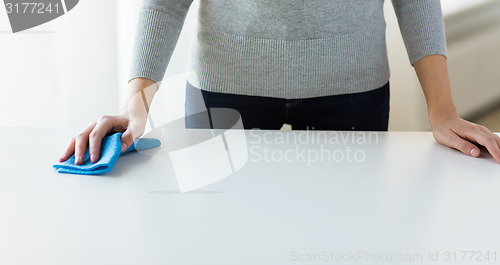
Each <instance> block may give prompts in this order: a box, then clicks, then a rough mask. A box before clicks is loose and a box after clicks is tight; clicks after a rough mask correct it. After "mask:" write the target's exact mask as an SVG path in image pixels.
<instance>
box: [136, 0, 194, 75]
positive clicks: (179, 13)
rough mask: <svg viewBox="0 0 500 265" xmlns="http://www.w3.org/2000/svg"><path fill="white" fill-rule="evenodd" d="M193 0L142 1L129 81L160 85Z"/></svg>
mask: <svg viewBox="0 0 500 265" xmlns="http://www.w3.org/2000/svg"><path fill="white" fill-rule="evenodd" d="M192 2H193V0H143V2H142V4H141V8H140V11H139V19H138V24H137V31H136V33H135V40H134V49H133V56H132V57H133V59H132V66H131V68H132V69H131V71H130V76H129V79H128V80H129V81H130V80H131V79H134V78H138V77H145V78H148V79H151V80H153V81H155V82H157V83H158V82H161V80H162V79H163V76H164V75H165V71H166V69H167V65H168V63H169V61H170V58H171V56H172V53H173V51H174V48H175V45H176V44H177V41H178V39H179V35H180V32H181V29H182V26H183V24H184V20H185V18H186V15H187V12H188V10H189V7H190V6H191V3H192Z"/></svg>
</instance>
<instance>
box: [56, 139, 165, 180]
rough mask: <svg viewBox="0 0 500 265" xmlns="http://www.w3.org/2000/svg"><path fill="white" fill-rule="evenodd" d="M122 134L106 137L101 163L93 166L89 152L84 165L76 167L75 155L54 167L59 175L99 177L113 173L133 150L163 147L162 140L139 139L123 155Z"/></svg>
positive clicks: (103, 143) (102, 144)
mask: <svg viewBox="0 0 500 265" xmlns="http://www.w3.org/2000/svg"><path fill="white" fill-rule="evenodd" d="M121 135H122V133H115V134H112V135H109V136H106V137H104V138H103V139H102V143H101V157H100V159H99V161H97V162H96V163H94V164H92V162H90V155H89V150H88V148H87V152H86V153H85V157H84V158H83V164H82V165H75V155H74V154H73V155H72V156H71V157H70V158H68V160H66V161H64V162H61V163H58V164H55V165H52V166H53V167H54V168H55V169H57V172H59V173H70V174H83V175H99V174H104V173H106V172H109V171H111V169H113V166H114V165H115V163H116V160H118V157H119V156H120V155H121V154H125V153H127V152H130V151H133V150H146V149H150V148H154V147H157V146H160V145H161V142H160V140H158V139H154V138H139V139H136V140H135V141H134V143H133V144H132V145H131V146H130V147H129V148H128V149H127V150H126V151H125V152H123V153H120V151H121V149H122V143H121V140H120V137H121Z"/></svg>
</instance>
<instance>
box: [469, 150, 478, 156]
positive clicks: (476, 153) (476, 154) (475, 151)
mask: <svg viewBox="0 0 500 265" xmlns="http://www.w3.org/2000/svg"><path fill="white" fill-rule="evenodd" d="M470 155H471V156H474V157H476V156H478V155H479V150H477V148H472V149H471V150H470Z"/></svg>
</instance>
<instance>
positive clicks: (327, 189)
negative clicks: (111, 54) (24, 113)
mask: <svg viewBox="0 0 500 265" xmlns="http://www.w3.org/2000/svg"><path fill="white" fill-rule="evenodd" d="M206 132H207V131H206V130H182V131H180V130H179V131H177V132H175V133H174V134H173V135H177V136H172V135H169V136H168V137H169V139H165V138H163V139H161V140H162V146H161V148H158V149H156V150H155V151H154V152H150V153H147V152H132V153H129V154H126V155H123V156H121V157H120V158H119V159H118V162H117V164H116V165H115V168H114V169H113V170H112V171H111V172H109V173H107V174H105V175H102V176H84V175H70V174H58V173H56V172H55V170H54V169H53V168H52V167H51V165H52V164H53V163H54V162H55V161H56V160H57V157H58V156H59V154H60V153H61V152H62V149H63V147H64V146H65V145H66V143H67V142H68V140H69V139H70V137H71V135H72V134H73V133H74V132H73V131H71V130H63V129H57V130H56V129H40V128H24V129H23V128H17V129H13V128H10V129H7V128H3V129H0V136H1V137H0V144H1V148H0V170H1V173H0V175H1V177H0V216H1V217H0V264H23V265H24V264H37V265H45V264H50V265H59V264H61V265H62V264H64V265H67V264H72V265H77V264H121V265H129V264H130V265H132V264H134V265H136V264H154V265H156V264H158V265H159V264H218V265H223V264H239V265H240V264H329V263H332V264H387V263H389V261H392V263H394V264H499V263H500V257H498V256H499V255H500V240H499V238H500V214H499V210H498V205H499V202H500V192H498V191H499V190H500V165H499V164H497V163H496V162H495V161H494V160H493V159H492V157H491V156H489V155H488V154H485V153H484V152H483V156H482V157H481V158H478V159H475V158H471V157H467V156H465V155H463V154H461V153H459V152H458V151H456V150H453V149H450V148H446V147H443V146H441V145H439V144H437V143H436V142H435V141H434V140H433V138H432V134H431V133H429V132H388V133H386V132H385V133H368V132H365V133H362V132H304V131H239V133H243V134H244V135H245V137H246V138H245V140H246V145H247V149H246V151H247V154H248V157H247V161H246V163H245V164H244V166H243V167H242V168H241V169H239V170H237V168H236V169H235V171H236V172H235V173H234V174H232V175H230V176H229V177H226V178H224V179H222V180H220V181H218V182H215V183H213V184H210V185H208V186H205V187H202V188H200V189H197V190H194V191H190V192H180V191H179V186H178V184H177V181H178V180H177V178H176V174H175V172H174V168H173V163H172V160H171V158H170V156H169V154H171V153H169V152H171V151H172V150H173V149H171V148H172V146H175V145H176V144H178V143H179V142H182V141H183V139H184V138H186V137H194V138H196V137H198V136H197V135H198V134H201V133H206ZM304 134H307V135H306V138H307V139H309V140H300V141H299V140H298V139H301V138H300V137H302V136H303V135H304ZM325 135H326V137H325ZM308 137H309V138H308ZM315 137H316V138H315ZM321 137H323V138H321ZM369 137H372V138H369ZM160 138H161V137H160ZM306 138H304V139H306ZM228 139H229V138H228ZM311 139H316V141H313V140H311ZM367 139H369V140H367ZM202 147H203V146H202ZM207 148H208V147H207ZM210 148H212V147H210ZM266 150H267V151H266ZM325 150H326V151H325ZM349 150H350V151H349ZM202 152H209V153H212V152H213V157H210V158H207V159H209V161H216V160H217V159H218V158H220V157H218V156H219V155H220V154H219V153H218V152H217V151H216V150H211V149H207V150H202ZM266 152H267V153H266ZM321 153H323V154H324V156H323V157H321V158H320V159H318V158H317V156H315V154H316V155H318V154H321ZM304 154H306V155H304ZM325 154H326V155H325ZM349 154H350V155H351V157H350V158H349ZM266 155H269V156H268V157H266ZM328 155H330V156H328ZM304 157H305V158H304ZM214 159H215V160H214ZM233 162H234V161H233ZM204 166H205V167H206V166H207V163H203V162H201V163H200V166H198V165H192V168H193V170H194V171H193V172H196V169H199V168H203V167H204ZM219 166H221V165H219V164H217V163H215V164H213V167H219ZM464 251H466V252H464ZM486 258H488V259H489V261H488V260H486ZM382 260H383V262H382Z"/></svg>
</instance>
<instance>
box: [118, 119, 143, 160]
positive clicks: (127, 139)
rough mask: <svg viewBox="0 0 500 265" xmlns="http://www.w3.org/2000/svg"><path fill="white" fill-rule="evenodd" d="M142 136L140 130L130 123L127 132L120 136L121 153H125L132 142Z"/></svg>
mask: <svg viewBox="0 0 500 265" xmlns="http://www.w3.org/2000/svg"><path fill="white" fill-rule="evenodd" d="M141 135H142V130H141V128H140V127H139V126H137V125H135V124H133V123H131V124H130V125H129V127H128V128H127V130H126V131H125V132H124V133H123V134H122V137H121V142H122V150H121V152H122V153H123V152H125V151H126V150H127V149H128V148H129V147H130V146H131V145H132V143H133V142H134V140H135V139H137V138H139V137H140V136H141Z"/></svg>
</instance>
